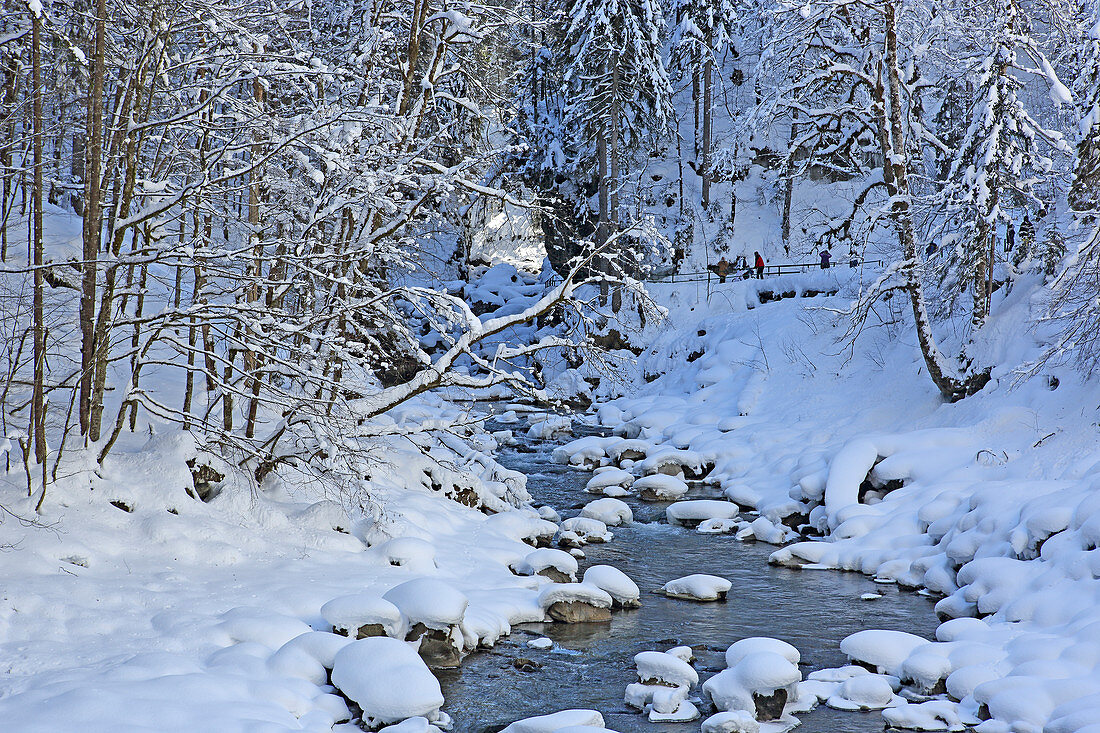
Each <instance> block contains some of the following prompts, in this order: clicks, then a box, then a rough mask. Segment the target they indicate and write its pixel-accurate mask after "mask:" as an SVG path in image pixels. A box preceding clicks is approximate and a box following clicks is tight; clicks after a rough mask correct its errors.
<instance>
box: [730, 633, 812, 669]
mask: <svg viewBox="0 0 1100 733" xmlns="http://www.w3.org/2000/svg"><path fill="white" fill-rule="evenodd" d="M759 652H772V653H774V654H778V655H779V656H781V657H783V658H784V659H786V660H787V661H788V662H790V663H791V664H795V665H797V664H798V661H799V659H800V658H801V655H800V654H799V653H798V649H796V648H795V647H794V646H792V645H791V644H788V643H787V642H785V641H783V640H781V639H773V638H771V637H768V636H749V637H746V638H744V639H739V640H737V641H735V642H733V643H732V644H730V646H729V648H728V649H726V666H727V667H733V666H735V665H736V664H737V663H738V662H740V661H741V660H742V659H744V658H745V657H747V656H748V655H750V654H757V653H759Z"/></svg>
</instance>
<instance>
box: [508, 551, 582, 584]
mask: <svg viewBox="0 0 1100 733" xmlns="http://www.w3.org/2000/svg"><path fill="white" fill-rule="evenodd" d="M512 570H513V571H515V572H516V573H518V574H519V575H542V576H544V577H547V578H549V579H550V580H552V581H554V582H555V583H575V582H576V581H577V559H576V558H575V557H573V556H572V555H570V554H569V553H568V552H565V551H564V550H558V549H555V548H553V547H540V548H539V549H537V550H533V551H531V552H529V553H527V554H526V555H525V556H524V558H523V559H522V560H520V561H519V562H517V563H515V564H514V565H513V566H512Z"/></svg>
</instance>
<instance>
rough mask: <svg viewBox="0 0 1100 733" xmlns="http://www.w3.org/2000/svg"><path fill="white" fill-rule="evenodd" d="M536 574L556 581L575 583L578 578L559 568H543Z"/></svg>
mask: <svg viewBox="0 0 1100 733" xmlns="http://www.w3.org/2000/svg"><path fill="white" fill-rule="evenodd" d="M535 575H541V576H542V577H544V578H549V579H550V580H552V581H554V582H555V583H573V582H576V580H577V579H576V578H575V577H573V576H570V575H566V574H565V573H563V572H562V571H560V570H558V569H557V568H543V569H542V570H540V571H538V572H537V573H535Z"/></svg>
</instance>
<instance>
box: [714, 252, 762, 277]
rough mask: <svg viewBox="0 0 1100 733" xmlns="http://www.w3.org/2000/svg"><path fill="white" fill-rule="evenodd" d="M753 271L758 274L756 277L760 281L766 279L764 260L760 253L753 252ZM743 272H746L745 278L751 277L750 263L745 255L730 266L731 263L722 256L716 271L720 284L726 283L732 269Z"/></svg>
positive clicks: (740, 256)
mask: <svg viewBox="0 0 1100 733" xmlns="http://www.w3.org/2000/svg"><path fill="white" fill-rule="evenodd" d="M752 254H753V270H755V272H756V277H757V278H758V279H760V280H763V279H764V258H763V256H761V254H760V253H759V252H753V253H752ZM731 267H732V268H733V269H734V270H736V271H738V272H741V271H744V272H745V277H748V276H749V269H748V262H747V261H746V260H745V256H744V255H738V256H737V259H736V260H734V261H733V264H732V265H731V264H730V261H729V260H727V259H726V256H725V255H722V259H720V260H718V264H717V266H716V267H715V270H716V271H717V273H718V282H723V283H724V282H725V281H726V277H727V276H728V275H729V273H730V268H731Z"/></svg>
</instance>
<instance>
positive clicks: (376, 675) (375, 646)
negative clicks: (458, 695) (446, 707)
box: [332, 636, 443, 724]
mask: <svg viewBox="0 0 1100 733" xmlns="http://www.w3.org/2000/svg"><path fill="white" fill-rule="evenodd" d="M332 684H333V685H335V686H336V688H337V689H338V690H340V691H341V692H342V693H344V694H345V695H347V696H348V697H349V698H350V699H352V700H354V701H355V702H356V703H357V704H358V705H359V707H361V708H362V709H363V719H364V720H366V721H370V722H372V723H374V724H379V723H396V722H399V721H402V720H405V719H406V718H412V717H416V716H420V717H423V718H425V719H426V720H428V721H433V720H436V719H437V717H438V714H439V708H441V707H442V706H443V693H442V692H440V689H439V682H438V681H437V680H436V678H435V676H434V675H432V673H431V672H430V671H429V670H428V667H427V665H425V664H424V661H423V660H422V659H421V658H420V656H419V655H418V654H417V653H416V651H415V650H414V649H413V648H412V647H411V646H409V645H408V644H406V643H405V642H403V641H400V640H398V639H390V638H389V637H385V636H377V637H373V638H369V639H360V640H359V641H354V642H352V643H350V644H348V645H347V646H345V647H344V648H343V649H341V650H340V651H339V652H337V653H336V657H335V659H334V660H333V666H332Z"/></svg>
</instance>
